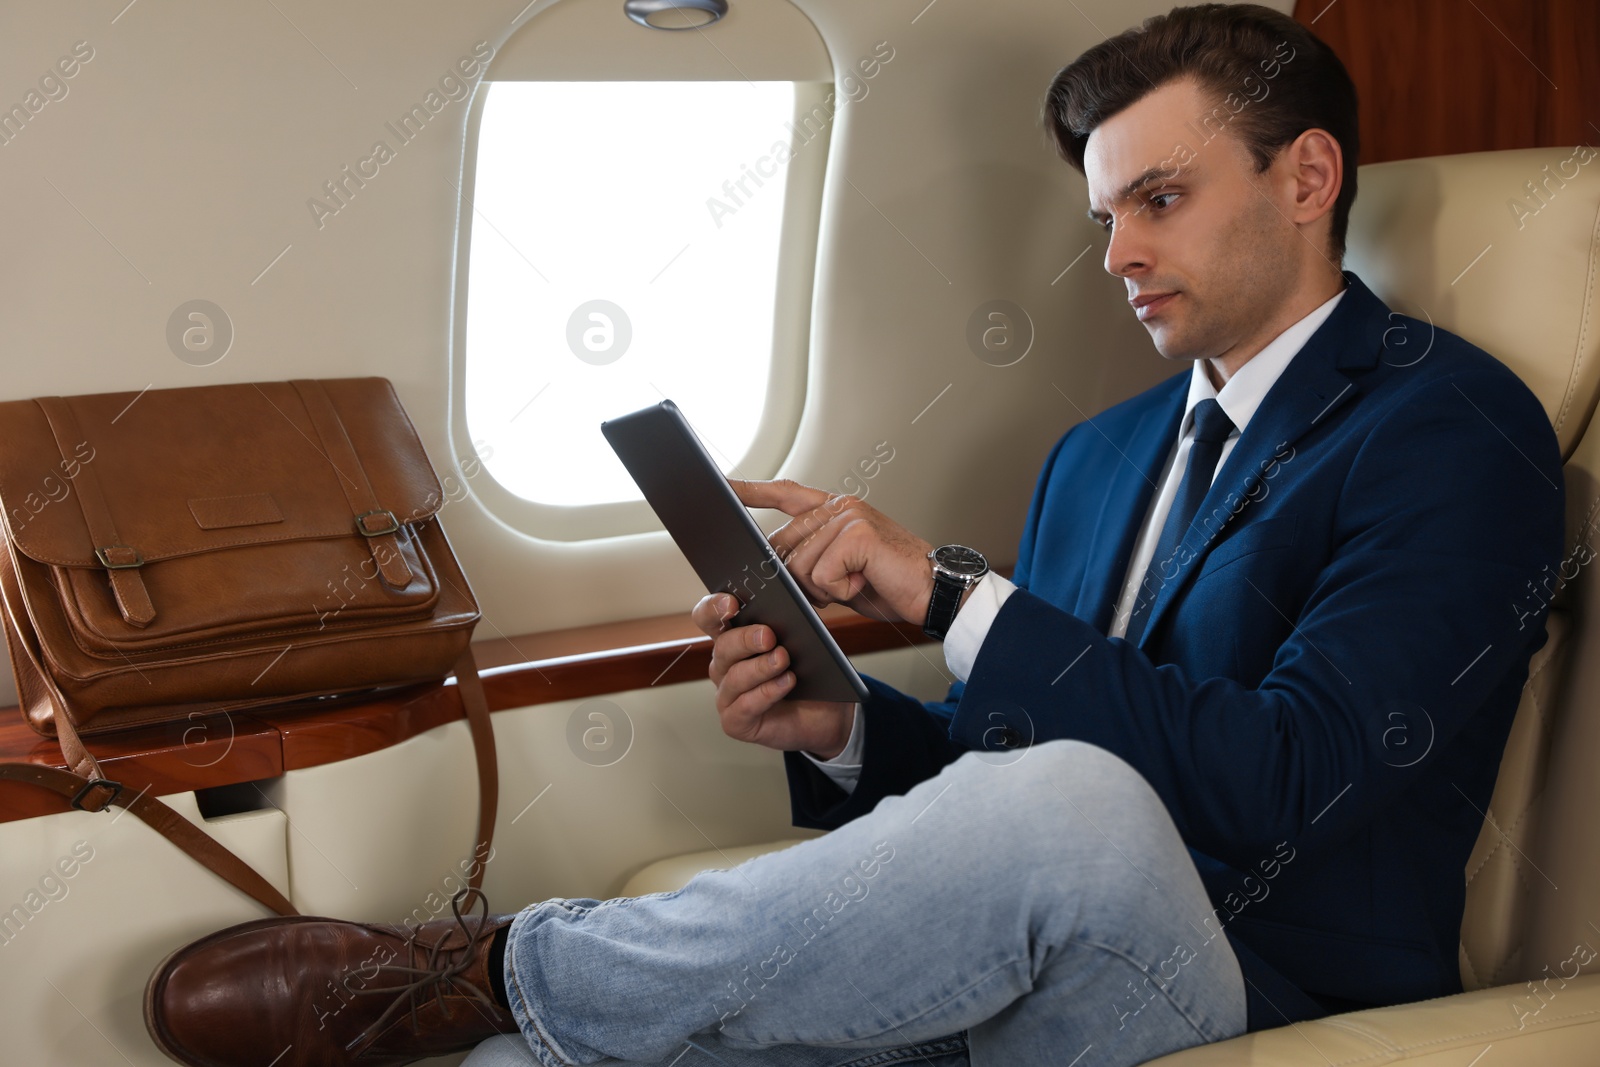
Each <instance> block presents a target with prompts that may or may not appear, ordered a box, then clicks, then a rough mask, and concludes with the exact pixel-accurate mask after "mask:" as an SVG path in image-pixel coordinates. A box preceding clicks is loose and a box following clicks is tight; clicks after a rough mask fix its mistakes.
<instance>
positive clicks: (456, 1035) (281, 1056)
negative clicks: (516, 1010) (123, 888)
mask: <svg viewBox="0 0 1600 1067" xmlns="http://www.w3.org/2000/svg"><path fill="white" fill-rule="evenodd" d="M473 895H475V896H476V898H477V903H479V904H481V909H480V910H479V914H476V915H468V916H463V915H462V914H461V905H462V903H463V900H464V899H466V898H469V897H471V896H473ZM450 908H451V911H452V912H453V913H454V916H455V917H454V918H452V919H439V920H435V921H434V922H428V923H423V924H421V925H420V926H388V925H378V924H371V923H354V922H343V921H340V920H338V919H324V918H318V917H310V916H300V917H293V918H278V919H261V920H258V921H256V922H249V923H244V924H242V925H239V926H233V927H230V928H228V929H226V930H221V931H219V932H217V933H214V934H212V935H211V936H209V937H204V938H201V939H200V940H199V941H196V942H194V943H193V944H191V945H188V946H187V947H185V948H181V949H179V950H178V951H177V952H174V953H173V954H172V955H171V956H168V957H167V958H166V959H165V960H164V961H162V963H161V965H160V966H159V967H157V968H156V971H155V974H153V975H151V976H150V984H149V985H148V986H147V987H146V989H145V998H144V1022H145V1027H146V1028H147V1029H148V1030H149V1031H150V1036H151V1037H152V1038H153V1039H154V1040H155V1043H156V1045H157V1046H158V1047H159V1048H160V1049H161V1051H162V1052H165V1053H166V1054H167V1055H168V1056H170V1057H172V1058H173V1059H174V1060H177V1061H178V1062H179V1063H185V1064H190V1065H191V1067H235V1065H244V1064H252V1065H255V1067H260V1065H264V1064H272V1065H273V1067H299V1065H310V1064H317V1065H345V1064H348V1065H351V1067H356V1065H359V1067H380V1065H390V1064H401V1063H410V1062H412V1061H413V1060H419V1059H422V1058H424V1057H427V1056H437V1055H442V1054H444V1053H447V1052H457V1051H460V1050H462V1049H467V1048H471V1047H472V1046H473V1045H476V1044H477V1043H478V1042H480V1041H483V1040H485V1039H486V1038H489V1037H493V1036H494V1035H495V1034H509V1033H515V1032H516V1031H517V1024H516V1022H515V1021H514V1020H513V1019H512V1017H511V1013H510V1012H509V1011H507V1010H506V1009H505V1008H502V1007H500V1005H499V1004H498V1003H496V1001H495V999H494V993H493V987H492V986H491V985H490V982H489V968H488V959H489V942H490V939H491V938H492V937H493V935H494V932H495V931H496V930H498V929H500V928H501V927H503V926H505V925H506V924H507V923H509V922H511V920H512V919H513V918H515V916H514V915H490V914H489V905H488V901H487V900H485V899H484V896H483V894H482V893H480V892H477V891H476V890H463V891H462V892H461V893H458V894H457V895H456V897H455V899H453V900H452V901H451V903H450Z"/></svg>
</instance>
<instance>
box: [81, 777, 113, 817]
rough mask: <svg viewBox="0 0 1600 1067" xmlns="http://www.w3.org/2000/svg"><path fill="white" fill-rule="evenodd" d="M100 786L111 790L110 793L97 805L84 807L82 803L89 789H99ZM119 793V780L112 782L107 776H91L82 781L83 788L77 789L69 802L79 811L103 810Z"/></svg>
mask: <svg viewBox="0 0 1600 1067" xmlns="http://www.w3.org/2000/svg"><path fill="white" fill-rule="evenodd" d="M101 787H104V788H106V789H109V790H111V795H110V796H108V797H106V799H105V801H104V802H103V803H101V804H100V805H99V806H97V807H93V808H91V807H86V806H85V804H84V797H85V796H87V795H88V793H89V790H91V789H99V788H101ZM121 795H122V783H121V782H113V781H111V780H110V779H107V778H91V779H89V780H88V781H87V782H84V783H83V788H82V789H80V790H78V792H77V793H76V794H75V795H74V796H73V798H72V800H71V801H70V802H69V803H71V804H72V806H73V807H75V808H77V809H78V810H79V811H105V810H106V809H107V808H109V807H110V806H111V805H112V804H113V803H114V802H115V801H116V799H117V798H118V797H119V796H121Z"/></svg>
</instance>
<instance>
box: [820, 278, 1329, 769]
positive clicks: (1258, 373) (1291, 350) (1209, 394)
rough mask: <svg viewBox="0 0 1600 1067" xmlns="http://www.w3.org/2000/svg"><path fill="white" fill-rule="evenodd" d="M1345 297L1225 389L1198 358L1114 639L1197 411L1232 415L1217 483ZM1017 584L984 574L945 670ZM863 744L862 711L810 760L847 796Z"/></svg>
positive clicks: (949, 647)
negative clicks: (826, 756)
mask: <svg viewBox="0 0 1600 1067" xmlns="http://www.w3.org/2000/svg"><path fill="white" fill-rule="evenodd" d="M1343 296H1344V291H1343V290H1341V291H1339V292H1338V293H1336V294H1335V295H1334V296H1332V297H1330V298H1329V299H1328V300H1327V301H1326V302H1324V303H1323V304H1321V305H1319V306H1318V307H1317V309H1316V310H1315V311H1313V312H1311V313H1310V314H1309V315H1307V316H1306V317H1305V318H1303V319H1301V320H1300V321H1299V322H1296V323H1295V324H1294V325H1293V326H1290V327H1289V328H1288V329H1287V330H1284V331H1283V332H1282V333H1280V334H1279V335H1278V336H1277V337H1274V338H1273V339H1272V340H1271V341H1270V342H1268V343H1267V346H1266V347H1265V348H1263V349H1262V350H1261V351H1259V352H1257V353H1256V354H1255V355H1254V356H1253V357H1251V358H1250V359H1249V360H1248V361H1247V362H1246V363H1245V365H1244V366H1242V367H1240V368H1239V369H1238V370H1237V371H1235V372H1234V374H1233V377H1231V378H1229V379H1228V380H1227V381H1226V382H1224V383H1223V385H1222V389H1221V390H1218V389H1217V388H1216V387H1214V386H1213V385H1212V384H1211V378H1210V377H1209V376H1208V375H1207V374H1206V368H1205V363H1207V362H1210V361H1209V360H1198V359H1197V360H1195V361H1194V365H1193V369H1192V371H1191V373H1190V375H1189V397H1188V399H1187V400H1186V401H1185V403H1184V409H1183V418H1182V419H1181V420H1180V421H1179V423H1178V440H1177V443H1176V444H1174V445H1173V446H1172V449H1171V451H1170V452H1169V453H1168V454H1167V463H1166V466H1165V467H1163V468H1162V472H1161V480H1160V481H1158V482H1157V483H1156V485H1157V487H1158V490H1157V492H1156V494H1155V497H1154V498H1153V499H1152V500H1151V501H1150V507H1149V510H1148V511H1146V512H1145V517H1144V525H1143V526H1142V527H1141V529H1140V531H1139V539H1138V541H1137V542H1135V544H1134V550H1133V558H1132V559H1131V560H1130V561H1129V563H1128V573H1127V576H1126V577H1125V578H1124V579H1123V584H1122V595H1121V596H1120V597H1118V599H1117V610H1116V613H1115V614H1114V615H1113V616H1112V617H1111V629H1110V631H1109V633H1108V634H1107V636H1109V637H1122V636H1124V635H1125V634H1126V633H1127V632H1128V620H1129V619H1130V618H1131V616H1132V614H1133V606H1134V604H1135V602H1136V600H1137V597H1138V593H1139V583H1140V582H1142V581H1143V580H1144V572H1145V571H1146V570H1148V569H1149V567H1150V560H1151V558H1152V557H1153V556H1154V555H1155V552H1156V544H1157V543H1158V542H1159V541H1160V540H1161V528H1162V527H1163V526H1165V525H1166V522H1167V513H1168V512H1170V511H1171V510H1172V502H1173V500H1174V499H1175V498H1176V497H1177V495H1178V485H1179V483H1180V482H1182V481H1183V472H1184V468H1186V467H1187V466H1188V465H1189V449H1190V448H1191V447H1192V446H1193V444H1194V407H1195V405H1196V404H1198V403H1200V401H1202V400H1207V399H1211V398H1215V399H1216V401H1217V404H1218V406H1219V407H1221V408H1222V413H1223V414H1224V415H1227V416H1228V419H1229V421H1231V422H1232V423H1233V425H1234V431H1233V433H1231V434H1229V435H1228V439H1227V440H1226V441H1224V442H1223V443H1222V455H1221V456H1220V457H1219V458H1218V459H1217V466H1216V470H1215V471H1213V472H1212V479H1213V480H1215V478H1216V475H1217V472H1220V471H1221V470H1222V465H1223V464H1224V463H1226V462H1227V461H1228V455H1229V453H1231V452H1232V451H1233V446H1234V444H1235V443H1236V442H1237V441H1238V440H1239V436H1240V435H1241V434H1243V433H1244V428H1245V426H1246V425H1248V424H1249V422H1250V419H1251V417H1252V416H1254V415H1255V413H1256V409H1257V408H1259V407H1260V406H1261V401H1262V400H1264V399H1265V398H1266V395H1267V391H1268V390H1269V389H1271V388H1272V386H1273V385H1274V384H1275V383H1276V382H1277V380H1278V377H1279V375H1281V374H1282V373H1283V371H1284V368H1285V367H1287V366H1288V365H1289V361H1290V360H1292V359H1294V357H1295V355H1296V354H1297V353H1298V352H1299V351H1300V349H1301V348H1303V347H1305V343H1306V341H1308V340H1310V338H1311V335H1312V334H1314V333H1316V332H1317V327H1319V326H1321V325H1322V323H1323V322H1324V321H1325V320H1326V319H1327V317H1328V316H1329V315H1331V314H1333V309H1334V308H1335V307H1336V306H1338V303H1339V300H1340V298H1341V297H1343ZM1016 588H1017V587H1016V586H1015V585H1013V584H1012V583H1011V582H1009V581H1007V580H1006V579H1004V578H1002V577H1000V576H999V575H998V574H995V573H994V572H992V571H991V572H990V573H989V574H986V575H984V577H983V580H982V581H980V582H979V583H978V584H977V585H976V586H974V587H973V589H972V595H971V596H969V597H968V598H967V602H966V603H965V604H963V605H962V606H961V611H960V612H959V613H958V614H957V615H956V618H955V622H953V623H952V624H951V626H950V632H949V633H947V634H945V638H944V659H945V664H946V665H947V666H948V667H949V668H950V673H952V674H954V675H955V676H956V677H957V678H959V679H961V680H962V681H963V682H964V681H966V680H967V677H968V676H969V675H970V674H971V673H972V665H973V664H974V663H976V662H977V659H978V650H979V649H980V648H981V647H982V646H983V639H984V638H985V637H986V636H987V635H988V633H989V627H990V626H992V625H993V624H994V620H995V617H996V616H997V615H999V614H1000V606H1001V605H1002V604H1004V603H1005V602H1006V597H1008V596H1010V595H1011V594H1012V593H1013V592H1015V591H1016ZM863 747H864V740H863V737H862V730H861V705H860V704H857V705H856V707H855V714H854V719H853V721H852V722H851V725H850V739H849V740H848V741H847V742H845V746H844V751H842V752H840V753H839V754H838V755H837V756H835V757H834V758H833V759H831V760H819V759H817V758H816V757H815V756H812V755H811V754H810V753H809V752H808V753H805V755H806V758H807V759H809V760H811V762H813V763H815V764H816V765H817V766H818V767H820V768H821V769H822V773H823V774H826V775H827V776H828V777H829V778H831V779H833V780H834V781H835V782H837V783H838V784H839V786H840V788H842V789H843V790H844V791H845V792H846V793H849V792H851V791H852V790H854V789H855V786H856V782H857V781H858V780H859V779H860V777H861V758H862V750H863Z"/></svg>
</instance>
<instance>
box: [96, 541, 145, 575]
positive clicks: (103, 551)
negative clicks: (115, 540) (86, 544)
mask: <svg viewBox="0 0 1600 1067" xmlns="http://www.w3.org/2000/svg"><path fill="white" fill-rule="evenodd" d="M112 553H116V559H113V557H112ZM130 553H131V554H132V558H131V559H130V558H129V554H130ZM94 558H95V559H97V560H99V561H100V566H102V567H104V568H105V569H106V570H108V571H125V570H132V569H133V568H135V567H143V566H144V555H143V554H142V553H140V551H139V550H138V549H137V548H134V547H133V546H132V545H105V546H104V547H101V548H96V549H95V550H94ZM117 560H120V561H121V562H117Z"/></svg>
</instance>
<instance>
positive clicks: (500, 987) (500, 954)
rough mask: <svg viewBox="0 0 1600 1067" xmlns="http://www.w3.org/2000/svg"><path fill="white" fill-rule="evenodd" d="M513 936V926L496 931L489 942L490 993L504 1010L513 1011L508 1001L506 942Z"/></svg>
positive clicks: (507, 924)
mask: <svg viewBox="0 0 1600 1067" xmlns="http://www.w3.org/2000/svg"><path fill="white" fill-rule="evenodd" d="M510 934H511V924H510V923H506V924H505V925H504V926H502V927H501V928H500V929H498V930H496V931H495V932H494V934H493V936H492V937H491V938H490V940H489V991H490V992H491V993H493V994H494V999H495V1001H496V1003H498V1004H499V1005H500V1006H501V1007H502V1008H505V1009H506V1010H507V1011H510V1010H511V1005H510V1004H509V1003H508V1002H507V1001H506V941H507V939H508V938H509V937H510Z"/></svg>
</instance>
